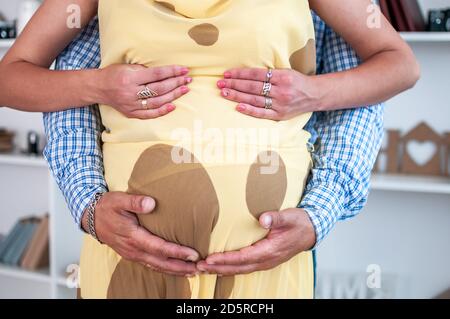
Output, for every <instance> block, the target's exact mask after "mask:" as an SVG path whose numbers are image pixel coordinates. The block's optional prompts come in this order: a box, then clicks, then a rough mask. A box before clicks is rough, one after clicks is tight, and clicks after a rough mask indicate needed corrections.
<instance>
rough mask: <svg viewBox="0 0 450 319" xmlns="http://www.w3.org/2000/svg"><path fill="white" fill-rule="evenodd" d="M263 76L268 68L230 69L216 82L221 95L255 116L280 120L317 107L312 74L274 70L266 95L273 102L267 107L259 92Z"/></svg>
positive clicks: (240, 109)
mask: <svg viewBox="0 0 450 319" xmlns="http://www.w3.org/2000/svg"><path fill="white" fill-rule="evenodd" d="M266 76H267V69H233V70H229V71H226V72H225V73H224V79H223V80H220V81H218V82H217V86H218V87H219V89H221V95H222V96H223V97H224V98H226V99H228V100H231V101H234V102H237V103H239V104H238V105H237V107H236V109H237V110H238V111H239V112H241V113H243V114H246V115H250V116H253V117H257V118H263V119H269V120H276V121H280V120H287V119H291V118H293V117H295V116H297V115H299V114H303V113H307V112H313V111H316V110H317V106H316V105H317V103H318V100H319V96H318V95H319V90H318V89H317V86H316V85H315V84H314V78H315V77H314V76H306V75H303V74H301V73H299V72H297V71H294V70H289V69H282V70H274V71H273V76H272V78H271V81H270V83H271V84H272V88H271V90H270V95H269V97H270V98H272V100H273V105H272V107H271V108H270V109H266V108H265V104H266V101H265V99H266V98H265V97H264V96H263V94H262V90H263V85H264V82H265V81H266Z"/></svg>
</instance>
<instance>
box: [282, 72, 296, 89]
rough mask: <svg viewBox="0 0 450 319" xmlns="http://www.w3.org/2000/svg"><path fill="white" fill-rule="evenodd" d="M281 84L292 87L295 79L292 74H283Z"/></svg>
mask: <svg viewBox="0 0 450 319" xmlns="http://www.w3.org/2000/svg"><path fill="white" fill-rule="evenodd" d="M280 82H281V84H282V85H286V86H291V85H292V84H293V83H294V77H293V76H292V74H290V73H289V74H283V75H281V77H280Z"/></svg>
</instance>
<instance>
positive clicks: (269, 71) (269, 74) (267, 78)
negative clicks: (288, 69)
mask: <svg viewBox="0 0 450 319" xmlns="http://www.w3.org/2000/svg"><path fill="white" fill-rule="evenodd" d="M272 77H273V70H272V69H270V68H269V70H268V71H267V74H266V82H268V83H270V80H271V79H272Z"/></svg>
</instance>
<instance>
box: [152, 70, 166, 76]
mask: <svg viewBox="0 0 450 319" xmlns="http://www.w3.org/2000/svg"><path fill="white" fill-rule="evenodd" d="M163 72H164V71H163V69H162V68H154V69H153V75H154V76H155V77H157V78H159V77H161V76H162V75H163Z"/></svg>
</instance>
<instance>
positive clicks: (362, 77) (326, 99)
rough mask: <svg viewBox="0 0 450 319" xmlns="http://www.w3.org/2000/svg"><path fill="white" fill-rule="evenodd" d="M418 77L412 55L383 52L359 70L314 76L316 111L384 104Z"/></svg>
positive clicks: (418, 68) (417, 67)
mask: <svg viewBox="0 0 450 319" xmlns="http://www.w3.org/2000/svg"><path fill="white" fill-rule="evenodd" d="M419 77H420V67H419V65H418V63H417V61H416V59H415V58H414V56H413V55H412V54H409V53H403V54H402V53H401V52H400V53H399V52H395V51H385V52H381V53H379V54H376V55H375V56H373V57H372V58H370V59H368V60H367V61H366V62H365V63H363V64H362V65H361V66H360V67H358V68H355V69H352V70H348V71H344V72H339V73H330V74H323V75H318V76H315V77H313V78H312V79H311V80H312V82H313V83H314V85H313V87H315V88H316V93H315V96H316V98H317V99H316V101H315V106H314V109H315V110H319V111H332V110H337V109H343V108H354V107H360V106H361V105H372V104H377V103H380V102H384V101H387V100H389V99H390V98H392V97H393V96H395V95H397V94H399V93H400V92H403V91H405V90H407V89H410V88H411V87H413V86H414V85H415V83H416V82H417V81H418V79H419Z"/></svg>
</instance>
